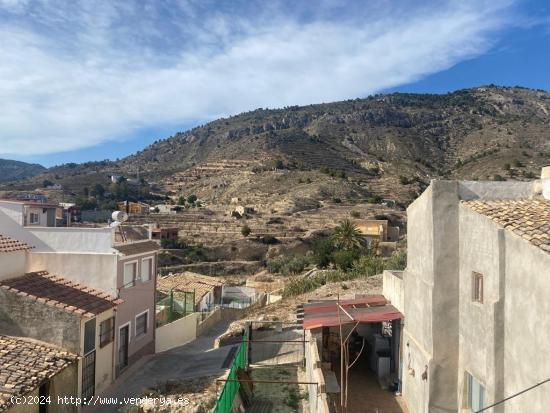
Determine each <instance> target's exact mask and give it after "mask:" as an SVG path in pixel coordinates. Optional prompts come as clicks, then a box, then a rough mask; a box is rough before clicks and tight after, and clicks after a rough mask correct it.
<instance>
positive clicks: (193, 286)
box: [157, 271, 224, 305]
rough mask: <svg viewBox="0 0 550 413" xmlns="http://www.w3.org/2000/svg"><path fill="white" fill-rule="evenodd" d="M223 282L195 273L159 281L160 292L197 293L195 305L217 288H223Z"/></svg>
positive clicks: (184, 273)
mask: <svg viewBox="0 0 550 413" xmlns="http://www.w3.org/2000/svg"><path fill="white" fill-rule="evenodd" d="M223 284H224V283H223V281H221V280H220V279H219V278H216V277H210V276H207V275H202V274H197V273H193V272H189V271H186V272H183V273H180V274H174V275H169V276H168V277H161V278H158V280H157V288H158V290H159V291H163V292H169V291H170V290H174V291H180V292H193V291H194V292H195V305H197V304H199V303H200V302H201V300H202V298H203V297H204V296H205V295H206V294H208V293H209V292H211V291H214V289H215V288H216V287H221V286H222V285H223Z"/></svg>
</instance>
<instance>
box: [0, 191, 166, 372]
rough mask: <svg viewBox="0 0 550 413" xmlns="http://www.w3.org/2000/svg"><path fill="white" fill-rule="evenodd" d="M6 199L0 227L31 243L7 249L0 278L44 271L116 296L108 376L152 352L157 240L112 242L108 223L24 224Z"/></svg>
mask: <svg viewBox="0 0 550 413" xmlns="http://www.w3.org/2000/svg"><path fill="white" fill-rule="evenodd" d="M6 205H7V207H6ZM12 205H13V204H11V203H9V204H6V203H4V202H3V201H0V227H1V228H2V233H3V235H4V236H6V237H8V236H9V237H10V238H12V239H16V240H19V241H20V242H21V243H24V244H26V245H28V246H32V247H33V248H32V250H28V249H24V250H22V251H23V252H21V253H20V254H19V255H17V254H14V253H11V256H10V257H9V260H7V261H9V264H7V265H6V268H7V269H10V270H9V271H8V273H6V274H4V275H0V279H3V280H5V279H8V278H11V277H17V276H21V275H24V274H27V273H37V272H42V271H47V272H48V273H51V274H55V275H58V276H60V277H63V278H64V279H67V280H70V281H72V282H74V283H76V284H79V285H82V286H85V287H89V288H91V289H94V290H98V291H101V292H102V293H104V294H107V295H108V296H111V297H115V298H116V299H120V300H121V301H120V304H118V306H117V311H116V317H115V320H114V322H115V327H114V328H115V343H114V345H115V351H114V365H115V372H114V374H113V376H114V377H116V376H118V375H119V374H120V373H121V372H122V371H124V370H125V369H126V368H127V367H128V366H129V365H131V364H132V363H134V362H135V361H136V360H138V359H139V358H140V357H141V356H143V355H145V354H152V353H154V351H155V339H154V334H155V331H154V326H155V285H156V274H157V254H158V250H159V245H158V244H157V243H156V242H154V241H151V240H148V239H146V240H141V241H137V242H122V243H117V242H115V232H116V228H114V227H103V228H74V227H70V228H67V227H39V226H25V225H23V224H22V223H24V221H23V220H21V219H16V218H17V217H18V215H13V214H10V212H11V211H12ZM6 211H7V213H6ZM0 274H1V273H0ZM98 328H99V327H98Z"/></svg>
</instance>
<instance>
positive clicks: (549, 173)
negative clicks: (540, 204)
mask: <svg viewBox="0 0 550 413" xmlns="http://www.w3.org/2000/svg"><path fill="white" fill-rule="evenodd" d="M540 180H541V182H542V196H543V197H544V199H550V165H547V166H543V167H542V171H541V173H540Z"/></svg>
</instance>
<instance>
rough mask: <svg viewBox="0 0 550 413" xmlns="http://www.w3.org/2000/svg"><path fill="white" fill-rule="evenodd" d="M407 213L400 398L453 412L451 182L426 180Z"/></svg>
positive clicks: (414, 408) (454, 229)
mask: <svg viewBox="0 0 550 413" xmlns="http://www.w3.org/2000/svg"><path fill="white" fill-rule="evenodd" d="M407 214H408V220H407V221H408V223H407V234H408V235H407V237H408V249H409V251H408V254H407V256H408V263H407V269H406V270H405V272H404V273H403V280H404V291H405V296H404V310H405V327H404V330H403V377H402V380H403V383H402V385H403V397H404V398H405V400H406V402H407V405H408V407H409V409H410V411H411V412H413V413H414V412H427V411H429V412H430V413H432V412H433V413H439V412H441V413H442V412H456V406H457V396H456V392H455V391H454V389H456V386H457V378H456V368H457V365H458V190H457V182H455V181H432V183H431V185H430V186H429V187H428V189H426V191H424V193H423V194H422V196H420V197H419V198H418V199H417V200H416V201H415V202H414V203H413V204H411V206H410V207H409V208H408V209H407ZM423 372H426V373H427V378H426V379H423V378H422V373H423ZM449 390H450V391H449Z"/></svg>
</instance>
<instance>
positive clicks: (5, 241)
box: [0, 234, 33, 252]
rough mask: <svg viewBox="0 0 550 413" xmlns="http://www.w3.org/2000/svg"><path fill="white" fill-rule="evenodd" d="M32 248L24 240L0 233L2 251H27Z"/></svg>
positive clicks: (0, 250) (0, 248) (0, 249)
mask: <svg viewBox="0 0 550 413" xmlns="http://www.w3.org/2000/svg"><path fill="white" fill-rule="evenodd" d="M31 248H33V247H31V246H29V245H27V244H25V243H24V242H21V241H17V240H15V239H13V238H10V237H8V236H7V235H2V234H0V252H14V251H25V250H30V249H31Z"/></svg>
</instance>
